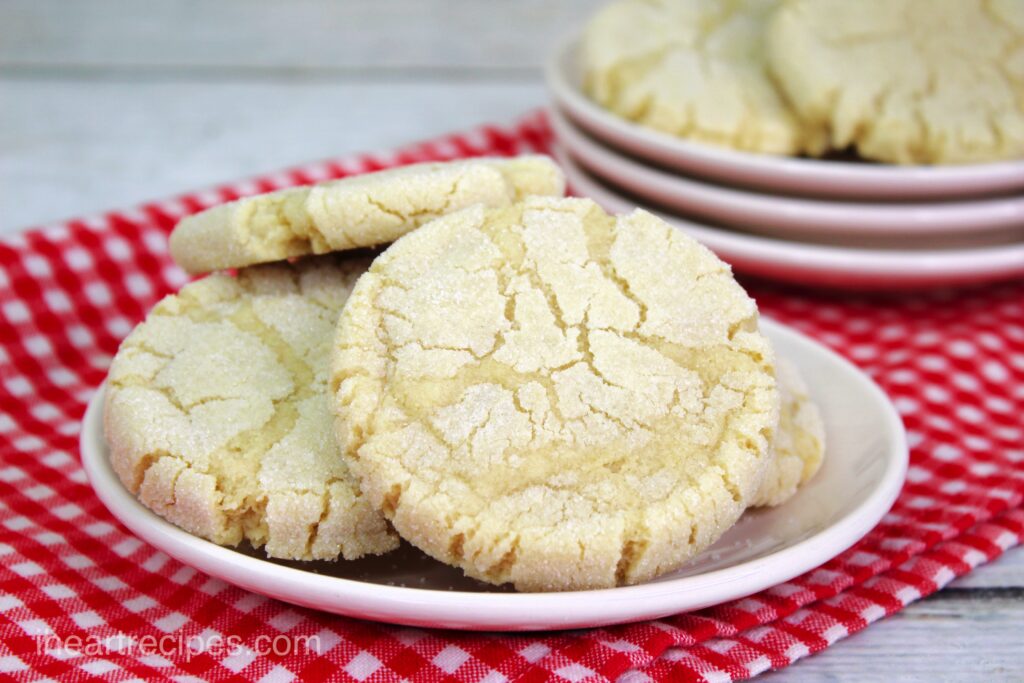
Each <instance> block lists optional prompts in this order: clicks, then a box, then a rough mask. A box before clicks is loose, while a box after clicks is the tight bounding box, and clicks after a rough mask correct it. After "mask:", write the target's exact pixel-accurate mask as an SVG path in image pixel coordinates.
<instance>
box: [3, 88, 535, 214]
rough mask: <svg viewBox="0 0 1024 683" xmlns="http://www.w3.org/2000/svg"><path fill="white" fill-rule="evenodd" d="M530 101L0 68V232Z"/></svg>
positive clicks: (456, 91) (494, 117)
mask: <svg viewBox="0 0 1024 683" xmlns="http://www.w3.org/2000/svg"><path fill="white" fill-rule="evenodd" d="M544 101H545V94H544V90H543V87H542V86H541V85H540V84H539V83H537V82H529V83H515V84H487V83H476V84H474V83H460V82H454V83H453V82H443V81H431V80H424V81H422V82H417V83H410V82H388V81H380V82H374V83H361V82H357V83H351V82H349V83H297V84H290V85H281V84H267V83H262V82H259V83H207V82H199V83H196V82H182V83H176V82H159V83H146V82H137V81H131V80H129V81H115V82H95V83H86V82H77V81H73V80H44V81H26V80H22V79H4V78H0V102H3V103H4V106H3V107H0V206H3V207H4V209H3V211H0V233H4V232H11V231H14V230H17V229H20V228H23V227H27V226H29V225H33V224H40V223H46V222H50V221H54V220H57V219H62V218H68V217H72V216H78V215H82V214H88V213H93V212H96V211H101V210H105V209H111V208H119V207H126V206H134V205H135V204H138V203H140V202H142V201H144V200H147V199H158V198H163V197H167V196H171V195H175V194H178V193H181V192H185V191H189V190H194V189H198V188H202V187H205V186H207V185H210V184H214V183H220V182H226V181H231V180H236V179H240V178H244V177H248V176H251V175H255V174H258V173H263V172H272V171H276V170H279V169H281V168H284V167H287V166H291V165H295V164H299V163H303V162H306V161H313V160H317V159H322V158H325V157H329V156H337V155H340V154H345V153H348V152H356V151H367V150H383V149H390V148H393V147H395V146H397V145H399V144H402V143H405V142H412V141H416V140H419V139H422V138H425V137H431V136H434V135H437V134H440V133H445V132H449V131H453V130H458V129H464V128H468V127H471V126H474V125H476V124H479V123H481V122H485V121H510V120H512V119H513V118H515V117H516V116H518V115H519V114H521V113H524V112H526V111H527V110H529V109H532V108H534V107H537V106H540V105H542V104H543V103H544Z"/></svg>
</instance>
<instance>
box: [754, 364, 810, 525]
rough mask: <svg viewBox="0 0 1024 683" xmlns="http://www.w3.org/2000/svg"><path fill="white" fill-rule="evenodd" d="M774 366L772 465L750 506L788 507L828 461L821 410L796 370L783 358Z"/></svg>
mask: <svg viewBox="0 0 1024 683" xmlns="http://www.w3.org/2000/svg"><path fill="white" fill-rule="evenodd" d="M775 363H776V365H775V379H776V381H777V382H778V386H779V399H780V400H779V405H780V410H779V426H778V429H776V431H775V441H774V442H773V443H772V453H773V460H772V464H771V465H769V466H768V473H767V475H765V478H764V482H762V484H761V488H760V490H759V491H758V492H757V495H756V496H754V500H753V502H752V503H751V505H759V506H760V505H763V506H775V505H781V504H782V503H785V502H786V501H787V500H789V499H790V498H792V497H793V495H794V494H795V493H796V491H797V489H798V488H800V487H801V486H803V485H804V484H806V483H807V482H808V481H810V480H811V477H813V476H814V475H815V474H817V472H818V470H819V469H820V468H821V463H822V462H823V461H824V459H825V425H824V424H823V423H822V421H821V412H820V411H819V410H818V406H816V405H815V404H814V401H812V400H811V397H810V396H809V395H808V393H807V385H806V384H805V383H804V380H803V378H802V377H801V376H800V373H799V372H798V371H797V369H796V368H795V367H794V366H793V365H792V364H791V363H789V362H788V361H786V360H785V359H782V358H777V359H776V360H775Z"/></svg>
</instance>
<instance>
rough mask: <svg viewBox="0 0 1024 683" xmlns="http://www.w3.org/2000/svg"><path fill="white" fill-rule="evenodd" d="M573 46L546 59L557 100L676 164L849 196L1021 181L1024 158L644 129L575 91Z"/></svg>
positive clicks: (596, 127)
mask: <svg viewBox="0 0 1024 683" xmlns="http://www.w3.org/2000/svg"><path fill="white" fill-rule="evenodd" d="M578 46H579V35H578V33H577V32H573V33H570V34H568V35H566V36H565V37H564V38H563V39H562V40H561V41H559V42H558V43H557V45H556V47H555V49H554V50H553V51H552V52H551V53H550V55H549V56H548V59H547V61H546V62H545V65H544V78H545V82H546V85H547V88H548V92H549V93H550V94H551V96H552V98H553V99H554V101H555V102H556V104H557V105H558V106H559V107H561V108H562V109H564V110H565V112H566V113H567V114H568V115H569V116H570V117H571V118H572V119H573V120H574V121H576V122H577V123H578V124H580V125H581V126H582V127H583V128H585V129H586V130H588V131H589V132H590V133H592V134H593V135H595V136H597V137H599V138H602V139H603V140H605V141H607V142H610V143H612V144H614V145H616V146H618V147H620V148H622V149H625V150H627V151H629V152H631V153H633V154H637V155H639V156H642V157H644V158H646V159H649V160H652V161H656V162H659V163H661V164H664V165H667V166H671V167H673V168H675V169H678V170H684V171H687V172H690V173H691V174H696V175H706V176H707V177H709V178H711V177H713V178H715V179H717V180H718V181H719V182H724V183H729V182H730V181H735V180H737V179H739V180H741V181H742V182H743V183H749V184H751V185H754V186H758V187H762V188H775V189H784V190H785V191H789V192H798V193H800V194H811V193H814V194H826V195H829V196H835V197H838V196H843V197H850V198H854V197H867V198H873V199H879V198H883V197H885V198H893V199H896V198H921V199H925V198H935V197H953V196H959V197H967V196H978V195H985V194H996V193H1003V192H1009V191H1012V190H1016V189H1021V188H1024V160H1014V161H998V162H991V163H984V164H964V165H955V166H954V165H951V166H893V165H872V164H860V163H851V162H842V161H824V160H817V159H801V158H797V157H785V156H778V155H769V154H755V153H752V152H744V151H740V150H732V149H727V148H723V147H714V146H712V145H705V144H701V143H698V142H694V141H690V140H683V139H680V138H676V137H673V136H671V135H668V134H666V133H661V132H659V131H655V130H649V129H647V128H644V127H642V126H639V125H637V124H634V123H631V122H629V121H626V120H625V119H622V118H620V117H618V116H615V115H614V114H612V113H611V112H608V111H606V110H605V109H604V108H602V107H601V106H599V105H597V104H596V103H594V102H592V101H591V100H590V99H589V98H588V97H587V96H586V95H584V94H583V93H582V92H581V91H580V89H579V88H578V87H577V86H576V84H575V83H574V82H573V77H572V75H571V74H570V73H568V71H569V68H568V63H569V60H571V59H575V55H576V53H577V51H578Z"/></svg>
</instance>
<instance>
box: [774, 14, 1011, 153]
mask: <svg viewBox="0 0 1024 683" xmlns="http://www.w3.org/2000/svg"><path fill="white" fill-rule="evenodd" d="M767 43H768V52H769V55H770V63H771V66H772V69H773V71H774V73H775V75H776V76H777V78H778V80H779V82H780V84H781V86H782V88H783V89H784V90H785V92H786V94H787V95H788V97H789V99H790V100H791V101H792V104H793V106H794V108H795V110H796V112H797V113H798V115H799V116H800V117H801V118H802V119H803V120H804V122H805V125H807V126H808V127H809V128H811V129H814V128H817V129H819V130H820V131H821V133H822V135H821V136H820V140H821V143H822V146H821V148H819V149H818V150H812V151H819V152H820V151H823V150H824V148H825V147H832V148H835V149H845V148H847V147H852V148H854V149H855V150H856V151H857V152H858V153H859V154H860V155H861V156H863V157H865V158H868V159H875V160H878V161H885V162H890V163H898V164H956V163H971V162H984V161H992V160H997V159H1012V158H1020V157H1024V2H1021V0H856V1H854V2H851V1H850V0H792V1H791V2H788V3H786V4H785V5H784V6H782V7H781V8H780V9H779V11H778V12H777V13H776V14H775V16H774V17H773V20H772V22H771V24H770V30H769V33H768V38H767Z"/></svg>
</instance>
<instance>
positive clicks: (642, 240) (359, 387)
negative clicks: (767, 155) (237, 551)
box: [104, 157, 823, 591]
mask: <svg viewBox="0 0 1024 683" xmlns="http://www.w3.org/2000/svg"><path fill="white" fill-rule="evenodd" d="M563 192H564V180H563V178H562V175H561V172H560V171H559V170H558V168H557V167H556V166H555V165H554V164H553V163H552V162H551V161H550V160H548V159H547V158H545V157H520V158H513V159H480V160H473V161H462V162H453V163H449V164H422V165H416V166H409V167H405V168H402V169H397V170H393V171H384V172H380V173H374V174H368V175H364V176H358V177H354V178H348V179H344V180H340V181H334V182H330V183H323V184H320V185H315V186H309V187H299V188H293V189H289V190H285V191H281V192H274V193H270V194H265V195H260V196H256V197H251V198H247V199H242V200H238V201H236V202H231V203H228V204H225V205H222V206H218V207H214V208H212V209H209V210H207V211H204V212H202V213H199V214H197V215H195V216H192V217H189V218H186V219H184V220H183V221H182V222H181V223H180V224H179V225H178V226H177V228H176V229H175V231H174V233H173V234H172V236H171V251H172V254H173V256H174V258H175V260H176V261H177V262H178V263H179V264H180V265H181V266H182V267H184V268H185V269H186V270H188V271H190V272H192V273H196V274H198V273H205V272H209V271H219V272H215V273H214V274H211V275H208V276H206V277H204V278H202V279H200V280H197V281H195V282H193V283H191V284H189V285H186V286H185V287H184V288H182V290H181V291H180V292H178V293H177V294H175V295H171V296H168V297H167V298H165V299H164V300H163V301H161V302H160V303H158V304H157V306H156V307H155V308H154V309H153V311H152V312H151V313H150V314H149V316H148V317H147V318H146V320H145V321H144V322H143V323H141V324H140V325H139V326H138V327H137V328H136V329H135V330H134V331H133V332H132V333H131V335H129V337H128V338H127V339H125V341H124V343H123V344H122V346H121V348H120V350H119V351H118V353H117V355H116V357H115V359H114V361H113V365H112V367H111V370H110V376H109V380H108V386H107V395H106V404H105V421H104V426H105V432H106V437H107V441H108V443H109V445H110V452H111V461H112V465H113V467H114V469H115V471H116V472H117V474H118V476H119V477H120V479H121V481H122V482H123V483H124V485H125V486H126V487H127V488H128V489H129V490H131V491H132V492H133V493H134V494H135V495H137V496H138V498H139V499H140V500H141V501H142V502H143V503H144V504H145V505H146V506H147V507H149V508H150V509H151V510H153V511H154V512H156V513H157V514H159V515H161V516H162V517H164V518H165V519H167V520H169V521H171V522H173V523H174V524H176V525H178V526H179V527H181V528H183V529H185V530H187V531H189V532H191V533H193V534H196V535H198V536H201V537H203V538H206V539H209V540H211V541H213V542H215V543H219V544H222V545H229V546H233V545H237V544H239V543H243V542H244V543H248V544H251V545H252V546H254V547H262V548H264V550H265V551H266V554H267V555H268V556H269V557H273V558H282V559H290V560H317V559H319V560H325V559H326V560H335V559H341V558H344V559H353V558H357V557H360V556H363V555H367V554H382V553H386V552H388V551H390V550H392V549H394V548H395V547H397V545H398V544H399V539H400V538H402V539H405V540H406V541H408V542H409V543H411V544H413V545H415V546H417V547H418V548H420V549H421V550H423V551H424V552H425V553H427V554H429V555H431V556H433V557H434V558H436V559H438V560H440V561H442V562H446V563H448V564H451V565H453V566H457V567H460V568H461V569H462V570H464V571H465V573H466V574H467V575H469V576H472V577H475V578H477V579H480V580H482V581H486V582H489V583H494V584H506V583H509V584H512V585H514V587H515V588H517V589H519V590H527V591H535V590H570V589H589V588H598V587H608V586H615V585H623V584H631V583H637V582H641V581H645V580H648V579H650V578H652V577H655V576H657V575H659V574H663V573H665V572H668V571H671V570H673V569H676V568H678V567H679V566H681V565H682V564H683V563H685V562H686V561H687V560H689V559H691V558H692V557H694V556H695V555H696V554H698V553H699V552H701V551H702V550H703V549H704V548H706V547H708V546H709V545H710V544H712V543H713V542H714V541H715V540H716V539H717V538H718V537H719V536H720V535H721V534H722V533H723V532H724V531H725V530H726V529H728V528H729V527H730V526H731V525H733V524H734V523H735V522H736V521H737V519H738V518H739V517H740V515H741V514H742V513H743V512H744V510H745V509H746V508H747V507H750V506H754V505H776V504H779V503H781V502H783V501H785V500H786V499H787V498H789V497H790V496H791V495H793V493H794V492H795V491H796V489H797V487H798V486H799V485H800V484H801V483H803V482H805V481H806V480H807V479H808V478H810V477H811V476H813V474H814V473H815V471H816V470H817V468H818V467H819V465H820V463H821V458H822V453H823V429H822V425H821V420H820V417H819V415H818V413H817V410H816V409H815V408H814V406H813V404H812V403H811V402H810V401H809V399H808V397H807V393H806V390H805V389H804V387H803V385H802V382H801V380H800V378H799V377H798V376H796V375H795V374H794V373H793V371H792V370H791V369H789V368H787V367H785V366H783V365H781V364H779V363H777V362H776V360H775V359H774V357H773V353H772V349H771V347H770V344H769V343H768V341H767V339H766V338H765V337H764V336H763V335H762V334H761V333H760V332H759V331H758V320H757V309H756V306H755V304H754V302H753V301H752V300H751V299H750V297H748V296H747V294H746V293H745V292H744V291H743V290H742V288H740V286H739V285H738V284H737V283H736V281H735V280H734V279H733V277H732V273H731V270H730V269H729V267H728V266H727V265H725V264H724V263H722V262H721V261H720V260H719V259H718V258H716V257H715V256H714V255H713V254H712V253H711V252H710V251H708V250H707V249H706V248H704V247H703V246H701V245H700V244H698V243H697V242H695V241H693V240H692V239H690V238H688V237H686V236H685V235H683V234H681V233H680V232H679V231H676V230H673V229H672V228H670V227H669V226H668V225H667V224H665V223H664V222H663V221H661V220H660V219H658V218H656V217H655V216H653V215H651V214H649V213H646V212H644V211H639V210H637V211H634V212H632V213H629V214H627V215H623V216H612V215H608V214H606V213H605V212H604V211H602V210H601V209H600V208H598V206H597V205H596V204H594V203H593V202H591V201H589V200H583V199H567V198H564V197H562V194H563ZM390 242H393V244H391V246H389V247H387V248H386V249H384V250H383V251H381V252H380V253H379V254H376V255H375V254H374V253H373V252H371V251H369V248H373V247H378V246H382V245H384V244H387V243H390ZM374 256H375V257H374ZM226 269H237V272H235V273H233V274H232V273H230V272H226Z"/></svg>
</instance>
